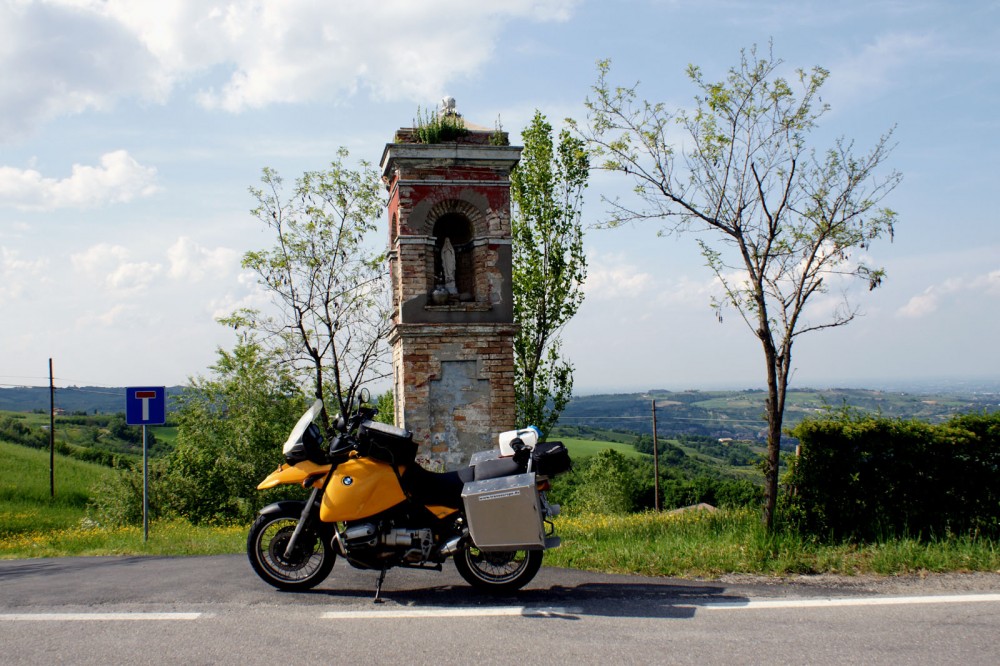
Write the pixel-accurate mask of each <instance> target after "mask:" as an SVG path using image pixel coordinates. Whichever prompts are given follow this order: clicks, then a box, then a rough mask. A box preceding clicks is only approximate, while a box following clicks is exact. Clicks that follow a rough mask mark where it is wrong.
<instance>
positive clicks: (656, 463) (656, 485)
mask: <svg viewBox="0 0 1000 666" xmlns="http://www.w3.org/2000/svg"><path fill="white" fill-rule="evenodd" d="M651 402H652V403H653V507H654V508H655V509H656V510H657V511H659V510H660V443H659V441H658V440H657V439H656V400H652V401H651Z"/></svg>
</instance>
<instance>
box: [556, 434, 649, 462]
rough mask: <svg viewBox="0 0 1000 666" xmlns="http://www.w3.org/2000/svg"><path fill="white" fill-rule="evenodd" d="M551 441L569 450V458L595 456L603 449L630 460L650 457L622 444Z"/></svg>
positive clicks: (568, 438) (560, 438)
mask: <svg viewBox="0 0 1000 666" xmlns="http://www.w3.org/2000/svg"><path fill="white" fill-rule="evenodd" d="M553 439H556V440H557V441H560V442H562V443H563V444H565V445H566V448H567V449H569V453H570V456H578V457H581V458H583V457H585V456H592V455H596V454H598V453H600V452H601V451H603V450H604V449H612V450H614V451H617V452H619V453H621V454H622V455H625V456H628V457H630V458H644V457H645V458H649V457H651V456H649V455H647V454H645V453H639V452H638V451H636V450H635V447H634V446H632V445H631V444H622V443H620V442H597V441H594V440H590V439H575V438H572V437H558V438H553Z"/></svg>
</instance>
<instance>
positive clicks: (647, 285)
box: [583, 253, 654, 301]
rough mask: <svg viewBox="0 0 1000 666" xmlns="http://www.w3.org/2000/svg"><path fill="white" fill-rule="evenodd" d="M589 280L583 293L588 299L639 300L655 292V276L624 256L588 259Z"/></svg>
mask: <svg viewBox="0 0 1000 666" xmlns="http://www.w3.org/2000/svg"><path fill="white" fill-rule="evenodd" d="M587 264H588V265H587V280H586V281H585V282H584V284H583V291H584V293H585V294H586V298H587V299H593V300H597V301H602V300H614V299H616V300H622V299H637V298H641V297H642V296H643V294H644V293H645V292H646V291H647V290H649V289H651V288H653V286H654V284H653V276H652V275H650V274H649V273H646V272H644V271H642V270H640V269H639V268H638V267H636V266H635V265H634V264H631V263H628V262H626V261H625V259H624V258H623V257H622V256H621V255H609V256H601V255H598V254H597V253H592V254H591V255H590V256H588V257H587Z"/></svg>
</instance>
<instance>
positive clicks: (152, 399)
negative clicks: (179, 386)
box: [125, 386, 167, 425]
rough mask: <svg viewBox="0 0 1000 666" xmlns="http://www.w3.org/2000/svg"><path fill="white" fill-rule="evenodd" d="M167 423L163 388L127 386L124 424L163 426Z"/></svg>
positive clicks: (165, 391) (164, 389)
mask: <svg viewBox="0 0 1000 666" xmlns="http://www.w3.org/2000/svg"><path fill="white" fill-rule="evenodd" d="M166 421H167V389H166V388H165V387H163V386H129V387H128V388H126V389H125V423H126V424H128V425H163V424H164V423H166Z"/></svg>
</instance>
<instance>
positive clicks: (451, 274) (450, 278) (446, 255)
mask: <svg viewBox="0 0 1000 666" xmlns="http://www.w3.org/2000/svg"><path fill="white" fill-rule="evenodd" d="M441 270H442V271H443V272H444V288H445V289H447V290H448V293H449V294H451V295H453V296H454V295H456V294H458V287H456V286H455V248H454V247H453V246H452V244H451V239H450V238H448V237H447V236H446V237H445V239H444V244H443V245H442V246H441Z"/></svg>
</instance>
